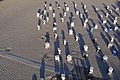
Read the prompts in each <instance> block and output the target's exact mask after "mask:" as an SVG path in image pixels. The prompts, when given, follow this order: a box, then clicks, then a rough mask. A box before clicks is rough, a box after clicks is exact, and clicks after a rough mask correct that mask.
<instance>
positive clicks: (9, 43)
mask: <svg viewBox="0 0 120 80" xmlns="http://www.w3.org/2000/svg"><path fill="white" fill-rule="evenodd" d="M56 1H58V3H60V4H61V7H62V8H64V1H65V2H66V3H67V4H68V6H69V7H70V11H69V12H73V13H74V8H73V4H72V0H56ZM54 2H55V1H54V0H47V3H52V5H53V7H54V9H55V10H56V13H57V15H56V19H57V23H58V27H59V29H58V33H59V41H60V48H61V49H62V58H63V61H64V62H65V63H66V58H65V48H64V46H63V45H62V35H61V30H63V31H64V32H65V37H66V39H67V40H68V44H69V48H70V52H72V53H71V54H72V55H73V56H74V57H77V58H81V54H80V49H79V44H78V42H75V41H74V37H73V36H68V32H67V31H68V29H67V24H66V23H67V21H69V16H70V13H69V12H68V13H67V14H68V15H67V17H66V18H65V22H64V23H62V22H60V18H59V13H62V12H61V10H58V9H57V8H56V7H55V5H54ZM75 2H76V3H77V5H78V7H79V8H78V9H79V10H80V11H81V12H82V13H83V10H82V5H81V2H82V3H84V4H86V5H87V9H88V10H89V15H91V16H92V17H93V20H94V21H95V22H97V23H98V21H99V19H98V17H97V15H96V13H95V12H94V10H93V8H92V5H94V6H95V7H98V8H101V9H103V10H104V11H105V12H107V11H106V10H105V8H104V5H103V3H104V4H106V5H109V6H111V5H115V6H117V5H116V3H117V1H116V0H75ZM43 3H44V0H24V1H23V0H4V1H2V2H0V55H5V56H7V57H5V58H1V57H0V80H30V79H32V76H33V74H34V73H35V74H36V75H37V77H38V79H39V76H40V73H39V72H40V70H39V64H35V63H33V62H31V61H34V62H37V63H41V62H42V57H43V56H44V55H45V54H48V56H49V59H48V60H47V61H46V65H48V66H47V68H48V69H47V70H46V71H48V73H49V71H51V72H54V71H53V70H54V41H55V39H54V36H53V32H52V11H49V13H50V21H49V22H48V23H47V24H46V25H45V26H43V25H42V30H41V31H38V30H37V27H36V25H37V22H38V20H37V18H36V13H37V10H38V9H41V10H43ZM114 15H115V14H114ZM115 16H116V15H115ZM119 24H120V23H119ZM99 26H100V25H99ZM75 31H76V34H81V35H82V37H83V40H84V42H85V44H87V45H88V46H89V53H90V55H89V62H90V65H92V66H94V68H95V71H94V73H93V75H94V76H96V77H100V78H101V77H103V76H102V74H101V71H100V68H99V66H100V65H98V63H100V62H97V60H96V58H97V59H98V61H100V56H99V55H98V54H97V53H96V51H95V48H94V46H93V44H92V41H91V39H90V38H89V34H88V32H87V30H86V29H85V28H82V24H81V21H80V19H79V18H78V17H77V16H76V19H75ZM101 31H102V28H101V27H99V29H98V30H96V31H94V32H93V35H94V37H96V38H97V39H98V44H99V45H100V47H101V49H102V51H103V53H104V54H106V55H108V56H109V57H110V59H109V62H108V65H109V66H113V65H114V64H115V63H117V64H118V65H116V66H115V67H116V70H117V69H118V66H120V62H119V59H118V58H117V57H114V56H112V54H111V52H110V50H109V49H108V48H107V45H106V44H105V42H104V40H103V39H102V37H101V36H100V32H101ZM46 32H49V34H50V49H48V50H46V49H44V40H42V39H41V36H43V35H45V33H46ZM103 34H104V33H103ZM112 34H113V33H112ZM112 34H111V35H112ZM104 35H105V34H104ZM119 35H120V34H118V36H119ZM105 36H106V35H105ZM117 43H118V46H120V44H119V43H120V42H119V40H117ZM7 47H10V48H11V50H10V51H9V52H7V53H6V51H4V50H5V49H6V48H7ZM118 49H119V47H118ZM12 57H13V59H14V60H12ZM17 59H18V60H17ZM15 60H16V61H15ZM19 60H21V62H22V63H20V62H19ZM113 60H114V63H113V62H112V61H113ZM27 61H28V63H27ZM78 61H79V63H80V65H81V61H80V60H78ZM29 62H30V63H29ZM24 63H26V64H30V65H26V64H24ZM49 66H52V69H50V70H49V68H50V67H49ZM103 67H104V66H103ZM105 70H106V68H105ZM103 72H106V71H103ZM116 72H117V73H118V74H120V70H117V71H116ZM48 73H47V72H46V74H47V75H46V77H47V76H48V75H53V74H48ZM104 75H107V74H106V73H105V74H104ZM115 75H116V74H114V75H113V76H112V78H113V79H115V77H118V75H116V76H115ZM104 78H105V79H108V77H107V76H106V77H105V76H104ZM119 78H120V77H119Z"/></svg>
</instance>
